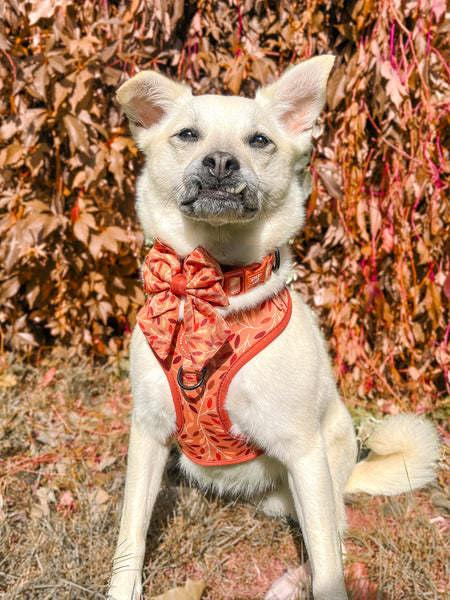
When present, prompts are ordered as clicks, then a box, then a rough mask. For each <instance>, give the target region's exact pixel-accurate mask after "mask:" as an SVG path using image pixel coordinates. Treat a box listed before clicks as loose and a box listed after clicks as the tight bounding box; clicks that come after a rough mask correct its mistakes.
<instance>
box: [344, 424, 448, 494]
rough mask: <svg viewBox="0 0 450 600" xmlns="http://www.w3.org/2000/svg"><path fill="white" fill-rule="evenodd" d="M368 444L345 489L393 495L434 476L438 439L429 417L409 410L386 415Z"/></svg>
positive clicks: (418, 486)
mask: <svg viewBox="0 0 450 600" xmlns="http://www.w3.org/2000/svg"><path fill="white" fill-rule="evenodd" d="M365 445H366V446H367V447H368V448H369V450H370V453H369V455H368V456H367V458H365V459H364V460H362V461H361V462H358V463H356V465H355V468H354V470H353V472H352V474H351V475H350V479H349V480H348V482H347V485H346V487H345V490H344V491H345V492H348V493H351V492H366V493H367V494H385V495H387V496H391V495H394V494H403V493H404V492H408V491H411V490H414V489H416V488H420V487H423V486H424V485H426V484H427V483H429V482H430V481H432V480H433V479H434V477H435V469H436V466H437V461H438V459H439V441H438V436H437V431H436V428H435V427H434V425H433V424H432V423H430V422H428V421H423V420H421V419H420V418H418V417H416V416H414V415H409V414H401V415H396V416H391V417H386V418H385V419H383V421H381V423H379V424H378V425H377V426H376V427H375V429H374V430H373V431H372V433H371V434H370V436H369V438H368V440H367V442H366V444H365Z"/></svg>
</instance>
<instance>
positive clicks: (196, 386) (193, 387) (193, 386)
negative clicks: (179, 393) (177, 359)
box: [177, 367, 206, 390]
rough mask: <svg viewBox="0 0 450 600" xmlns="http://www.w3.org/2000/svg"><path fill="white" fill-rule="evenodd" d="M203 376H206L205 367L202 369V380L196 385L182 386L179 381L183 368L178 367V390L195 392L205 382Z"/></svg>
mask: <svg viewBox="0 0 450 600" xmlns="http://www.w3.org/2000/svg"><path fill="white" fill-rule="evenodd" d="M205 376H206V367H203V369H202V378H201V379H200V381H199V382H198V383H196V384H195V385H192V386H188V385H184V383H183V382H182V380H181V378H182V377H183V367H180V368H179V369H178V375H177V383H178V385H179V386H180V388H181V389H183V390H196V389H197V388H198V387H200V386H201V385H202V383H203V382H204V381H205Z"/></svg>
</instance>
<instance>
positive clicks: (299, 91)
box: [256, 54, 334, 135]
mask: <svg viewBox="0 0 450 600" xmlns="http://www.w3.org/2000/svg"><path fill="white" fill-rule="evenodd" d="M333 64H334V56H332V55H331V54H324V55H322V56H316V57H314V58H311V59H309V60H307V61H305V62H302V63H300V64H298V65H296V66H295V67H291V68H290V69H288V70H287V71H286V72H285V73H284V74H283V75H282V76H281V77H280V79H279V80H278V81H276V82H275V83H272V84H271V85H267V86H266V87H263V88H261V89H260V90H258V92H257V94H256V101H257V102H259V103H260V104H262V105H263V106H265V107H268V108H270V110H271V111H272V112H273V113H274V114H275V116H276V117H277V119H278V121H279V122H280V123H281V125H282V126H283V127H284V128H285V129H287V131H289V132H290V133H293V134H294V135H298V134H299V133H302V132H303V131H306V130H308V129H311V128H312V127H313V126H314V123H315V122H316V120H317V117H318V116H319V115H320V112H321V110H322V108H323V106H324V104H325V100H326V89H327V81H328V76H329V74H330V71H331V69H332V67H333Z"/></svg>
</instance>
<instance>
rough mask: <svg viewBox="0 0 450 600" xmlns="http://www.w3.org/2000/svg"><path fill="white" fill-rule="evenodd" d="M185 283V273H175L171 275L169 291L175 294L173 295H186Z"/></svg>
mask: <svg viewBox="0 0 450 600" xmlns="http://www.w3.org/2000/svg"><path fill="white" fill-rule="evenodd" d="M186 285H187V279H186V275H184V274H183V273H177V274H176V275H174V276H173V277H172V280H171V282H170V291H171V292H172V294H175V296H186Z"/></svg>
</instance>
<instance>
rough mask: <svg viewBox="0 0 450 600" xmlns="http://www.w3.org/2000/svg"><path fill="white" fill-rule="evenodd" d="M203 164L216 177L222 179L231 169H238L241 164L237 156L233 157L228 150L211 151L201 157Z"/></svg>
mask: <svg viewBox="0 0 450 600" xmlns="http://www.w3.org/2000/svg"><path fill="white" fill-rule="evenodd" d="M203 166H205V167H206V168H207V169H208V171H209V172H210V173H211V175H213V176H214V177H215V178H216V179H224V178H225V177H228V175H230V174H231V173H232V172H233V171H239V169H240V168H241V165H240V164H239V161H238V160H237V158H235V157H234V156H233V155H232V154H230V153H229V152H212V153H211V154H208V155H207V156H205V158H204V159H203Z"/></svg>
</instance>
